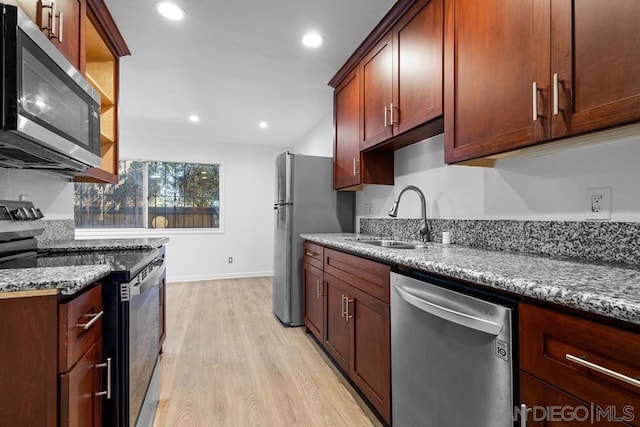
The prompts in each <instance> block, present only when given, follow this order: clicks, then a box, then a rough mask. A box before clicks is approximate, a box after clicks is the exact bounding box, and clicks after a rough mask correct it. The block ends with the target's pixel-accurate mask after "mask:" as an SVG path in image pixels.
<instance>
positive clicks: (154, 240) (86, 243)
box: [38, 237, 169, 253]
mask: <svg viewBox="0 0 640 427" xmlns="http://www.w3.org/2000/svg"><path fill="white" fill-rule="evenodd" d="M168 241H169V238H168V237H148V238H132V239H89V240H58V241H50V242H46V243H39V244H38V251H39V252H41V253H53V252H91V251H122V250H148V249H155V248H159V247H160V246H162V245H164V244H166V243H167V242H168Z"/></svg>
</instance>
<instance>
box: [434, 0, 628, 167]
mask: <svg viewBox="0 0 640 427" xmlns="http://www.w3.org/2000/svg"><path fill="white" fill-rule="evenodd" d="M638 20H640V8H638V7H637V5H636V4H635V2H633V1H632V0H615V1H613V2H607V3H606V4H605V3H602V2H597V1H595V0H587V1H581V2H564V1H559V0H552V1H551V2H513V1H508V0H491V1H489V2H482V3H478V2H463V1H459V0H445V160H446V162H447V163H455V162H460V161H465V160H470V159H475V158H480V157H487V156H491V155H495V154H498V153H503V152H506V151H510V150H514V149H518V148H522V147H525V146H529V145H532V144H536V143H539V142H543V141H548V140H552V139H557V138H561V137H565V136H568V135H576V134H581V133H585V132H588V131H594V130H600V129H604V128H607V127H610V126H614V125H619V124H623V123H628V122H632V121H637V120H639V119H640V62H638V61H637V58H638V55H640V44H638V43H637V42H636V40H637V39H638V38H639V37H640V27H638V26H637V25H636V22H638Z"/></svg>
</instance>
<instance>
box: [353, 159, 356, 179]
mask: <svg viewBox="0 0 640 427" xmlns="http://www.w3.org/2000/svg"><path fill="white" fill-rule="evenodd" d="M353 176H356V158H355V157H354V158H353Z"/></svg>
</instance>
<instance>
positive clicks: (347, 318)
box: [345, 297, 353, 322]
mask: <svg viewBox="0 0 640 427" xmlns="http://www.w3.org/2000/svg"><path fill="white" fill-rule="evenodd" d="M345 300H346V301H347V304H346V306H347V310H346V313H345V319H346V320H347V322H348V321H349V319H351V318H352V317H353V316H352V315H350V314H349V304H351V303H352V302H353V300H352V299H349V298H348V297H345Z"/></svg>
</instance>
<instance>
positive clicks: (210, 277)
mask: <svg viewBox="0 0 640 427" xmlns="http://www.w3.org/2000/svg"><path fill="white" fill-rule="evenodd" d="M264 276H273V271H252V272H250V273H224V274H197V275H194V276H177V277H173V276H169V277H167V282H168V283H174V282H197V281H201V280H220V279H240V278H243V277H264Z"/></svg>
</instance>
